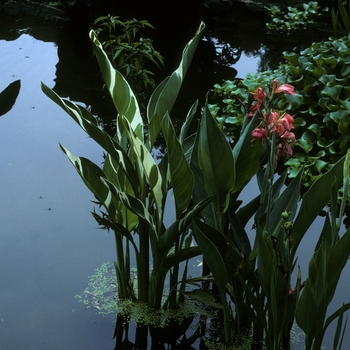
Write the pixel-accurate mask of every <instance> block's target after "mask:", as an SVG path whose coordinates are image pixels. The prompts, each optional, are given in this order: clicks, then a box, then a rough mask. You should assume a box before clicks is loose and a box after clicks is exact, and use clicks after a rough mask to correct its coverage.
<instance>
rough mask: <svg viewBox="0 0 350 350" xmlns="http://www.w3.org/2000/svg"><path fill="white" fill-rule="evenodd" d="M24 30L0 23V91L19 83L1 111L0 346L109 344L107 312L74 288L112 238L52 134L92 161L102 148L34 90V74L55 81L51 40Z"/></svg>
mask: <svg viewBox="0 0 350 350" xmlns="http://www.w3.org/2000/svg"><path fill="white" fill-rule="evenodd" d="M2 25H3V22H2ZM20 29H23V30H20ZM24 29H25V27H23V28H19V30H13V29H12V28H9V29H8V31H6V29H4V28H3V27H1V30H0V33H2V34H4V33H5V35H3V36H1V37H0V52H1V64H0V77H1V87H0V90H2V89H3V88H5V87H6V86H7V85H8V84H10V83H11V82H12V81H14V80H16V79H20V80H21V83H22V86H21V91H20V94H19V96H18V99H17V102H16V104H15V105H14V107H13V108H12V109H11V110H10V111H9V112H8V113H7V114H6V115H4V116H2V117H1V119H0V128H1V137H0V140H1V152H0V174H1V175H0V178H1V184H2V186H1V187H0V197H1V207H0V217H1V229H0V241H1V244H0V276H1V280H2V282H3V283H1V285H0V320H1V322H0V327H1V347H2V348H4V349H42V348H49V349H79V348H84V349H98V348H103V349H108V348H112V345H113V344H112V343H113V342H112V334H113V328H114V322H115V319H114V320H113V318H105V319H103V318H101V317H99V316H96V315H94V314H93V313H91V312H89V311H90V310H86V309H85V308H83V307H79V306H80V305H77V303H76V300H75V299H74V295H75V294H77V293H79V292H81V290H83V289H84V287H85V286H86V283H87V276H88V275H89V274H91V271H93V270H94V269H95V267H96V266H99V265H101V263H102V262H104V261H106V260H109V261H112V260H113V258H114V250H113V249H112V247H113V237H112V236H110V235H108V234H107V233H104V232H103V233H100V232H98V231H97V230H96V229H95V228H96V223H95V222H94V220H93V218H92V217H91V215H90V211H91V209H92V203H91V202H90V201H91V200H92V199H93V198H91V195H90V193H89V192H88V190H87V189H86V188H85V186H84V185H83V184H82V183H81V180H80V178H78V176H77V175H76V174H75V172H74V170H73V169H72V167H71V164H70V163H69V161H68V160H67V159H66V158H65V156H64V155H63V154H62V152H61V151H60V149H59V147H58V142H62V143H63V144H65V145H66V146H67V147H69V148H70V149H72V151H73V150H74V151H75V152H77V153H80V154H81V153H84V154H88V156H89V157H91V158H93V159H95V160H96V162H99V161H100V159H101V151H100V149H99V148H98V147H97V146H96V145H95V144H93V143H92V142H91V140H90V139H88V138H87V137H86V136H85V135H83V134H82V133H81V132H80V130H79V128H78V127H77V126H75V125H74V123H72V121H71V119H70V118H69V117H67V115H65V113H64V112H63V111H61V110H60V109H59V108H58V107H56V106H55V105H54V104H52V102H51V101H49V100H48V99H47V98H46V97H45V96H44V95H43V93H42V92H41V89H40V82H41V81H44V82H45V83H46V84H48V85H49V86H53V85H54V79H55V73H56V68H55V65H56V64H57V60H58V56H57V47H56V45H55V44H54V43H53V42H44V41H41V40H36V39H34V38H33V37H32V36H31V35H29V34H28V33H27V31H26V30H24ZM39 197H43V198H40V199H39ZM47 208H54V210H51V211H49V210H46V209H47Z"/></svg>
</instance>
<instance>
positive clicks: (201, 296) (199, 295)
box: [182, 289, 222, 309]
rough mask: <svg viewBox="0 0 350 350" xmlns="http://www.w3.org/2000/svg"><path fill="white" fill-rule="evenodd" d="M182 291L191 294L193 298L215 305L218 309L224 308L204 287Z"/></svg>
mask: <svg viewBox="0 0 350 350" xmlns="http://www.w3.org/2000/svg"><path fill="white" fill-rule="evenodd" d="M182 293H183V294H185V295H187V296H189V297H190V298H192V299H195V300H198V301H200V302H201V303H203V304H205V305H208V306H213V307H215V308H217V309H222V305H221V304H218V303H217V301H216V299H215V297H214V296H213V295H212V294H209V293H208V292H206V291H204V290H202V289H194V290H191V291H190V292H184V291H183V292H182Z"/></svg>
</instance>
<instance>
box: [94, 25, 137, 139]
mask: <svg viewBox="0 0 350 350" xmlns="http://www.w3.org/2000/svg"><path fill="white" fill-rule="evenodd" d="M89 35H90V39H91V41H92V43H93V48H94V52H95V54H96V57H97V60H98V63H99V66H100V68H101V72H102V75H103V79H104V81H105V83H106V85H107V88H108V90H109V92H110V94H111V97H112V100H113V102H114V105H115V107H116V109H117V111H118V113H119V116H124V117H125V118H126V119H127V120H128V121H129V123H130V125H131V128H132V130H133V131H134V133H135V134H136V135H137V137H138V138H139V139H140V140H142V141H143V137H144V130H143V121H142V116H141V113H140V109H139V105H138V103H137V100H136V96H135V94H134V93H133V91H132V89H131V87H130V85H129V84H128V82H127V81H126V79H125V78H124V77H123V76H122V74H120V73H119V72H118V71H117V70H115V69H114V67H113V65H112V63H111V62H110V60H109V59H108V57H107V54H106V53H105V51H104V50H103V47H102V44H101V43H100V41H99V40H98V38H97V35H96V33H95V32H94V31H93V30H91V31H90V34H89Z"/></svg>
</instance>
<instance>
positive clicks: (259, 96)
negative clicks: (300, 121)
mask: <svg viewBox="0 0 350 350" xmlns="http://www.w3.org/2000/svg"><path fill="white" fill-rule="evenodd" d="M279 93H287V94H290V95H295V92H294V87H293V86H292V85H289V84H282V85H279V84H278V81H277V80H273V82H272V89H271V93H270V97H269V101H272V99H273V96H274V95H275V94H279ZM252 95H253V98H254V100H255V103H254V104H253V105H252V106H251V107H250V109H249V112H248V115H249V116H250V117H252V115H253V114H254V113H255V112H256V111H257V112H259V113H261V115H262V118H261V122H260V124H259V125H258V126H257V127H256V128H255V129H254V130H253V132H252V138H253V140H252V141H253V142H254V141H256V140H261V142H263V143H264V142H265V141H266V140H268V139H270V138H271V136H272V134H273V133H275V134H276V145H277V149H276V158H277V159H278V158H280V157H285V156H291V155H292V154H293V151H292V148H291V144H294V143H295V141H296V140H295V135H294V133H293V132H291V130H292V129H293V128H294V119H293V117H292V116H291V115H290V114H288V113H285V112H284V113H280V112H276V111H272V110H270V109H269V107H268V106H267V104H268V102H269V101H266V100H267V94H266V92H265V91H264V89H263V88H261V87H259V88H257V89H256V90H255V92H254V93H252ZM262 110H265V111H267V112H262ZM267 114H268V115H267Z"/></svg>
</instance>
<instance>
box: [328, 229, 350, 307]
mask: <svg viewBox="0 0 350 350" xmlns="http://www.w3.org/2000/svg"><path fill="white" fill-rule="evenodd" d="M349 256H350V229H348V230H347V231H346V232H345V233H344V235H343V236H342V237H341V238H340V239H339V240H338V242H337V243H336V244H335V245H334V246H333V248H332V250H331V252H330V255H329V259H328V271H327V272H328V273H327V281H328V289H329V290H328V293H329V295H328V297H329V298H330V299H331V298H333V295H334V292H335V289H336V287H337V284H338V281H339V278H340V274H341V272H342V271H343V268H344V266H345V264H346V263H347V261H348V259H349ZM329 302H330V300H329Z"/></svg>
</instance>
